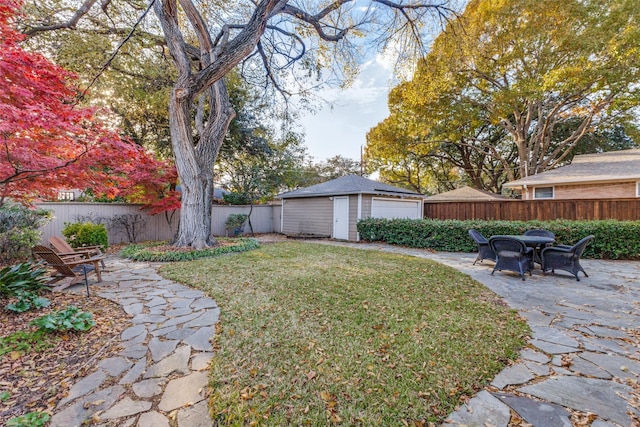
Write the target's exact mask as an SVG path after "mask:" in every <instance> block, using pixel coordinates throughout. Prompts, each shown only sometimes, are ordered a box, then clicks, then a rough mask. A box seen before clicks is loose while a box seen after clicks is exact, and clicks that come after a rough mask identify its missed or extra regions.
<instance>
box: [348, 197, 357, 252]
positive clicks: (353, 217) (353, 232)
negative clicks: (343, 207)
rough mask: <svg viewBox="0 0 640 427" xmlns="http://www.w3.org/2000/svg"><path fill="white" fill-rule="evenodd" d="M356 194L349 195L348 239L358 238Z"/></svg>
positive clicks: (354, 239)
mask: <svg viewBox="0 0 640 427" xmlns="http://www.w3.org/2000/svg"><path fill="white" fill-rule="evenodd" d="M357 224H358V195H357V194H354V195H351V196H349V240H351V241H356V240H358V227H357Z"/></svg>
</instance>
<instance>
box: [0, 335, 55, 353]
mask: <svg viewBox="0 0 640 427" xmlns="http://www.w3.org/2000/svg"><path fill="white" fill-rule="evenodd" d="M59 340H60V337H57V336H55V335H51V334H47V332H46V331H44V330H42V329H37V330H35V331H24V330H23V331H16V332H14V333H12V334H9V335H7V336H4V337H0V357H1V356H3V355H5V354H7V353H11V352H17V353H20V354H25V353H28V352H32V353H33V352H35V353H39V352H41V351H43V350H45V349H48V348H52V347H55V345H56V343H57V342H58V341H59Z"/></svg>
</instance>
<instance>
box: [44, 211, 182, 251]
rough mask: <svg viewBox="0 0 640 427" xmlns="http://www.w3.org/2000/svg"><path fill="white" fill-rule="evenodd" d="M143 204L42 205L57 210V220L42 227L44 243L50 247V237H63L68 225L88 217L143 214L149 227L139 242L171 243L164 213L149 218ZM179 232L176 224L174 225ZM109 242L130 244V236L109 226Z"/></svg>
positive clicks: (170, 232) (170, 231)
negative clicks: (160, 241)
mask: <svg viewBox="0 0 640 427" xmlns="http://www.w3.org/2000/svg"><path fill="white" fill-rule="evenodd" d="M140 206H141V205H134V204H128V203H74V202H64V203H39V204H38V207H40V208H42V209H48V210H52V211H53V220H52V221H51V222H49V223H48V224H46V225H45V226H44V227H42V228H41V231H42V235H41V241H42V243H46V244H48V241H49V237H51V236H61V235H62V229H63V228H64V224H65V223H71V222H77V221H78V220H86V219H87V218H90V217H94V218H98V217H102V218H110V217H113V216H114V215H123V214H140V215H142V218H143V220H144V221H145V222H146V225H145V227H144V229H143V230H141V232H140V233H139V235H138V239H137V240H138V241H140V242H142V241H145V240H169V239H171V238H172V237H173V231H172V230H171V227H169V224H168V222H167V219H166V218H165V216H164V214H160V215H154V216H152V215H148V214H147V213H146V212H145V211H143V210H141V209H140ZM178 216H179V212H176V214H175V215H174V217H173V223H174V224H177V223H178ZM173 228H174V230H175V225H174V227H173ZM107 234H108V237H109V243H128V242H129V239H128V238H127V235H126V233H125V232H124V231H123V230H116V229H112V228H110V227H107Z"/></svg>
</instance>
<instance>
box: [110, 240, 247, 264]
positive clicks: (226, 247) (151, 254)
mask: <svg viewBox="0 0 640 427" xmlns="http://www.w3.org/2000/svg"><path fill="white" fill-rule="evenodd" d="M217 240H218V241H220V242H224V243H225V244H223V245H221V246H215V247H212V248H206V249H200V250H192V251H172V250H170V248H167V242H147V243H143V244H136V245H129V246H127V247H125V248H124V249H122V251H120V255H121V256H123V257H124V258H129V259H132V260H134V261H153V262H173V261H192V260H194V259H200V258H207V257H214V256H220V255H226V254H230V253H233V252H245V251H250V250H252V249H257V248H259V247H260V244H259V243H258V241H257V240H256V239H250V238H249V239H248V238H237V239H226V238H222V237H219V238H218V239H217Z"/></svg>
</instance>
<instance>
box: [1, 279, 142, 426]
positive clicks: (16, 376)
mask: <svg viewBox="0 0 640 427" xmlns="http://www.w3.org/2000/svg"><path fill="white" fill-rule="evenodd" d="M82 291H84V289H83V290H82ZM44 296H46V297H47V298H48V299H49V300H50V301H51V305H50V306H49V307H46V308H44V309H39V310H35V311H29V312H26V313H20V314H18V313H13V312H10V311H8V310H4V309H3V307H4V305H6V304H7V303H8V301H7V300H0V304H1V306H2V307H0V336H2V337H6V336H7V335H9V334H11V333H13V332H17V331H20V330H23V331H35V330H36V328H35V327H34V326H29V322H30V321H31V320H33V319H35V318H38V317H40V316H44V315H46V314H49V313H50V312H53V311H58V310H63V309H65V308H66V307H67V306H69V305H75V306H76V307H78V308H80V309H81V310H83V311H88V312H90V313H92V314H93V320H95V322H96V326H94V327H93V328H92V329H91V330H89V331H88V332H67V333H58V334H54V337H53V339H51V342H52V343H53V347H51V348H47V349H45V350H42V351H40V352H35V351H29V352H27V353H26V354H22V353H19V352H10V353H7V354H4V355H3V356H1V357H0V393H2V392H5V391H6V392H8V393H9V396H8V398H6V400H5V401H3V402H0V425H5V424H6V422H7V420H8V419H10V418H12V417H15V416H18V415H23V414H25V413H28V412H32V411H42V412H47V413H49V414H52V411H53V409H54V408H55V406H56V405H57V403H58V402H59V401H60V400H61V399H62V398H64V397H65V396H66V394H67V393H68V391H69V389H70V388H71V386H72V385H73V384H74V383H75V382H76V381H77V380H78V379H80V378H81V377H83V376H85V375H87V374H88V373H90V372H91V371H92V370H95V367H96V364H97V362H98V361H100V360H102V359H105V358H108V357H111V356H113V355H115V354H116V353H117V352H118V351H120V349H121V348H120V347H119V335H120V333H121V332H122V331H123V330H124V329H125V328H127V327H128V326H130V323H129V320H128V316H127V315H126V313H125V312H124V311H123V310H122V308H121V307H120V306H119V305H118V304H116V303H113V302H111V301H109V300H107V299H104V298H100V297H97V296H91V297H87V296H86V295H84V294H72V293H68V292H55V293H53V292H52V293H46V294H45V295H44Z"/></svg>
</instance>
